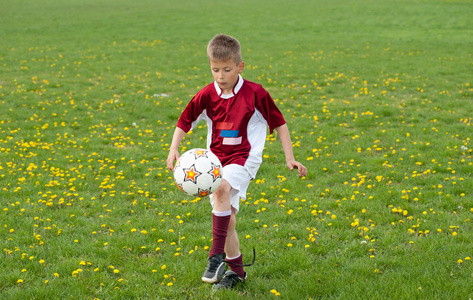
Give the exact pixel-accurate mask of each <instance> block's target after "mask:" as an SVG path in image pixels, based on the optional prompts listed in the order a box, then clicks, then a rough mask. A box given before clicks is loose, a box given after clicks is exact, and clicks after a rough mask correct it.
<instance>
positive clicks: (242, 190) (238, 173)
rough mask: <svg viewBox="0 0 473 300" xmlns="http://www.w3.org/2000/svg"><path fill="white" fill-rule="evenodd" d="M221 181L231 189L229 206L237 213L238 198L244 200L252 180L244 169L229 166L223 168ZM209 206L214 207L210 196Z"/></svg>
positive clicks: (238, 208)
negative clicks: (223, 180) (225, 182)
mask: <svg viewBox="0 0 473 300" xmlns="http://www.w3.org/2000/svg"><path fill="white" fill-rule="evenodd" d="M222 173H223V176H222V177H223V179H225V180H226V181H227V182H228V183H229V184H230V186H231V187H232V189H231V190H230V205H231V206H232V207H233V208H234V209H235V210H236V212H237V213H238V211H239V210H240V198H242V199H245V200H246V190H247V188H248V185H249V184H250V181H251V180H252V179H253V178H252V177H251V175H250V173H249V172H248V171H247V170H246V169H245V167H243V166H240V165H236V164H230V165H226V166H225V167H223V171H222ZM210 204H212V207H213V206H214V200H213V197H212V195H210Z"/></svg>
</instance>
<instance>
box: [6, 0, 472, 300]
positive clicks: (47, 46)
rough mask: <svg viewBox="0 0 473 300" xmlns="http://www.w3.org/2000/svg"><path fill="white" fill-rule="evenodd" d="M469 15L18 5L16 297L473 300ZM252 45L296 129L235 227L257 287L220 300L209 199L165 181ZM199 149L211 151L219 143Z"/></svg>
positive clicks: (10, 155)
mask: <svg viewBox="0 0 473 300" xmlns="http://www.w3.org/2000/svg"><path fill="white" fill-rule="evenodd" d="M472 13H473V6H472V1H470V0H464V1H462V0H458V1H440V0H425V1H407V0H406V1H402V0H399V1H372V0H362V1H346V0H336V1H304V0H298V1H295V2H294V1H289V2H287V1H266V0H264V1H257V2H255V1H252V2H250V1H246V0H238V1H236V2H235V1H232V2H228V3H225V2H224V3H219V5H216V4H215V3H212V2H211V1H204V0H197V1H187V0H184V1H181V2H177V3H176V2H169V1H167V2H165V1H150V0H138V1H133V2H129V1H109V0H100V1H89V0H87V1H78V0H72V1H67V2H60V1H53V0H41V1H26V0H22V1H16V2H13V1H4V3H2V5H1V9H0V27H1V28H2V30H1V31H0V39H1V41H2V43H1V46H0V189H1V191H0V208H1V211H0V226H1V227H0V241H1V249H2V253H1V254H0V255H1V259H0V294H1V295H2V296H1V298H5V299H76V298H90V299H93V298H98V299H110V298H141V299H153V298H156V299H190V298H192V299H200V298H214V299H237V298H238V299H240V298H247V299H275V298H281V299H361V298H363V299H366V298H370V299H412V298H422V299H445V298H447V299H468V298H471V297H473V288H472V285H471V279H472V276H473V262H472V261H471V259H470V258H471V257H472V256H473V253H472V250H471V240H472V239H473V233H472V232H473V231H472V229H473V228H472V221H471V219H472V214H473V200H472V198H473V195H472V192H471V191H472V190H473V183H472V182H473V180H472V170H473V162H472V158H471V155H472V150H470V149H471V148H473V146H472V144H471V132H472V130H471V124H472V116H473V103H472V92H473V88H472V86H471V84H472V83H471V78H472V77H473V58H472V54H471V36H472V35H473V30H472V28H473V19H471V15H472ZM221 32H223V33H227V34H231V35H234V36H236V37H237V38H238V39H239V40H240V42H241V43H242V48H243V57H244V60H245V62H246V68H245V70H244V74H243V75H244V77H245V78H246V79H249V80H252V81H257V82H259V83H261V84H263V86H264V87H266V88H267V89H268V90H269V91H270V93H271V94H272V96H273V98H274V99H275V100H276V102H277V103H278V105H279V107H280V109H281V110H282V111H283V113H284V115H285V117H286V120H287V122H288V125H289V128H290V131H291V132H292V139H293V144H294V151H295V154H296V156H297V159H298V160H300V161H301V162H302V163H304V164H305V165H306V166H307V167H308V169H309V174H308V176H307V177H305V178H302V179H300V178H298V177H297V175H296V174H295V173H294V172H292V173H291V172H289V171H288V170H287V169H286V167H285V162H284V154H283V151H282V149H281V146H280V144H279V141H278V138H277V136H276V135H270V136H269V137H268V141H267V144H266V146H267V147H266V150H265V157H264V163H263V165H262V166H261V169H260V171H259V173H258V176H257V178H256V179H255V180H254V182H253V183H252V184H251V185H250V188H249V194H248V199H247V201H245V202H242V205H241V213H240V214H239V215H238V224H237V227H238V232H239V236H240V241H241V250H242V251H243V253H244V260H245V261H251V252H252V248H253V247H254V248H255V249H256V254H257V261H256V264H255V265H254V266H252V267H248V268H247V271H248V274H249V280H248V281H247V283H246V284H245V285H244V286H243V287H241V288H239V289H237V290H236V291H228V292H224V293H219V294H213V295H212V294H211V293H210V291H211V286H210V285H207V284H204V283H202V282H201V281H200V276H201V273H202V271H203V269H204V268H205V266H206V257H207V255H208V247H210V245H211V231H210V226H211V225H210V224H211V218H210V209H211V208H210V205H209V204H208V199H199V198H197V199H194V198H188V197H186V196H184V195H183V194H181V193H180V192H179V191H178V190H177V188H176V187H175V186H174V185H173V180H172V174H171V173H170V172H169V171H167V170H166V168H165V160H166V157H167V153H168V147H169V144H170V142H171V137H172V133H173V130H174V126H175V123H176V121H177V118H178V117H179V114H180V112H181V111H182V109H183V108H184V107H185V105H186V104H187V102H188V101H189V99H190V98H191V97H192V96H193V95H194V94H195V93H196V92H197V91H198V90H199V89H200V88H202V87H203V86H205V85H206V84H208V83H210V82H211V81H212V77H211V75H210V72H209V70H208V68H209V67H208V62H207V59H206V44H207V42H208V40H209V39H210V38H212V37H213V36H214V35H215V34H216V33H221ZM201 125H202V126H201V128H198V129H196V130H194V132H193V133H192V134H189V135H187V136H186V137H185V139H184V141H183V144H182V151H184V150H185V149H190V148H196V147H202V146H203V145H205V134H206V130H205V129H204V128H203V127H204V124H201Z"/></svg>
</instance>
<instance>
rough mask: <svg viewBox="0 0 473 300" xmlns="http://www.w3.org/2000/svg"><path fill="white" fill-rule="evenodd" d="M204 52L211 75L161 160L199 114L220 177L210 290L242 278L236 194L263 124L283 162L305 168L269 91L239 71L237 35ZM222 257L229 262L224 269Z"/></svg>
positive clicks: (173, 151)
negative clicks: (273, 136) (218, 163)
mask: <svg viewBox="0 0 473 300" xmlns="http://www.w3.org/2000/svg"><path fill="white" fill-rule="evenodd" d="M207 55H208V58H209V63H210V70H211V72H212V75H213V77H214V79H215V81H214V82H213V83H212V84H209V85H207V86H206V87H204V88H203V89H202V90H200V91H199V92H198V93H197V94H196V95H195V96H194V98H192V100H191V101H190V102H189V104H188V105H187V107H186V108H185V109H184V111H183V112H182V114H181V116H180V118H179V120H178V122H177V127H176V130H175V132H174V135H173V138H172V142H171V147H170V150H169V156H168V158H167V161H166V163H167V167H168V168H169V169H170V170H173V169H174V162H175V161H176V160H177V159H179V152H178V149H179V145H180V143H181V141H182V139H183V137H184V136H185V134H186V133H187V132H189V131H190V130H191V129H193V128H194V127H195V126H196V124H197V123H198V122H199V121H200V120H202V119H203V120H205V121H206V123H207V127H208V132H207V149H210V150H211V151H212V152H213V153H214V154H215V155H217V157H218V158H219V159H220V161H221V163H222V165H223V172H222V173H223V180H222V183H221V184H220V186H219V188H218V189H217V190H216V191H215V192H214V193H213V194H212V195H210V202H211V204H212V206H213V211H212V235H213V242H212V247H211V249H210V253H209V258H208V262H207V269H206V270H205V272H204V274H203V276H202V281H204V282H208V283H215V285H214V287H213V288H214V290H219V289H229V288H233V287H235V286H236V285H237V284H238V283H240V282H243V281H244V280H245V279H246V272H245V271H244V268H243V256H242V254H241V253H240V250H239V240H238V235H237V233H236V231H235V223H236V218H235V215H236V214H237V213H238V210H239V201H240V197H241V198H243V199H246V189H247V187H248V184H249V183H250V181H251V180H252V179H253V178H254V177H255V176H256V172H257V171H258V168H259V166H260V164H261V162H262V152H263V149H264V143H265V140H266V128H267V127H269V130H270V132H271V133H272V132H273V130H276V132H277V133H278V136H279V139H280V140H281V143H282V147H283V150H284V154H285V156H286V164H287V166H288V168H289V169H290V170H292V169H294V168H296V169H297V170H298V173H299V176H305V175H306V174H307V169H306V167H304V166H303V165H302V164H301V163H300V162H297V161H295V159H294V155H293V152H292V144H291V138H290V135H289V130H288V128H287V125H286V122H285V120H284V117H283V116H282V114H281V112H280V111H279V109H278V108H277V107H276V104H275V103H274V101H273V99H272V98H271V96H270V95H269V93H268V92H267V91H266V90H265V89H263V87H262V86H261V85H259V84H256V83H253V82H250V81H247V80H244V79H243V78H242V77H241V75H240V73H241V72H242V71H243V68H244V66H245V63H244V62H243V60H242V57H241V49H240V43H239V42H238V40H237V39H235V38H233V37H231V36H228V35H223V34H218V35H216V36H215V37H214V38H213V39H212V40H211V41H210V42H209V44H208V46H207ZM225 263H228V265H229V267H230V271H227V272H226V273H225ZM224 273H225V277H224Z"/></svg>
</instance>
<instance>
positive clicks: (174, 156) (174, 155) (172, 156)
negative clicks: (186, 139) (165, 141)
mask: <svg viewBox="0 0 473 300" xmlns="http://www.w3.org/2000/svg"><path fill="white" fill-rule="evenodd" d="M178 159H179V151H177V150H170V151H169V155H168V158H167V159H166V166H167V168H168V169H169V170H171V171H174V162H175V161H177V160H178Z"/></svg>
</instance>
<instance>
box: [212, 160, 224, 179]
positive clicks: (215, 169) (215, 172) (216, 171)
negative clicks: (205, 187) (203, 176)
mask: <svg viewBox="0 0 473 300" xmlns="http://www.w3.org/2000/svg"><path fill="white" fill-rule="evenodd" d="M209 173H210V174H211V175H212V177H213V180H214V181H215V180H217V179H218V178H221V177H222V173H221V172H220V167H219V166H217V165H216V164H214V163H212V169H211V170H210V172H209Z"/></svg>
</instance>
